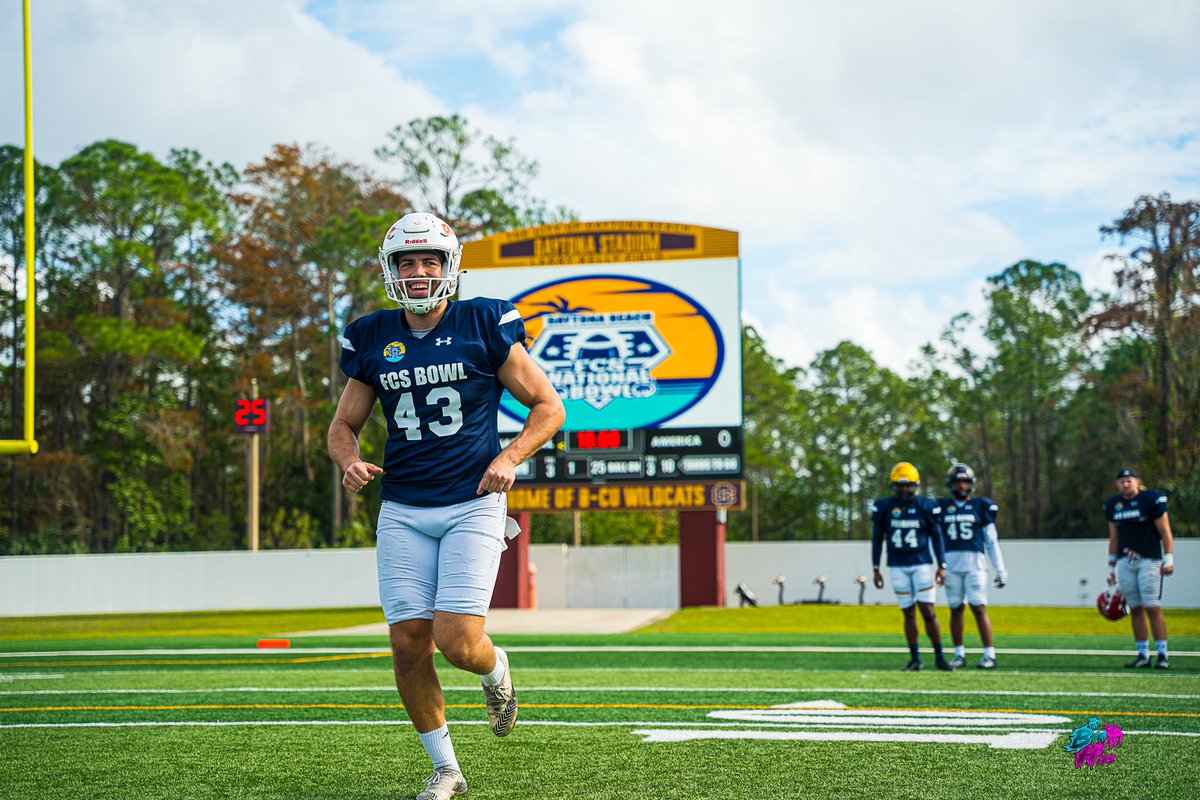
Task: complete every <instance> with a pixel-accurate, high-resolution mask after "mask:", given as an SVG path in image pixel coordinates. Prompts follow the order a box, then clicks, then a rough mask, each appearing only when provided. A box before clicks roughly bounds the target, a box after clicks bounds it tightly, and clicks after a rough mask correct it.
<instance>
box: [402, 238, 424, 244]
mask: <svg viewBox="0 0 1200 800" xmlns="http://www.w3.org/2000/svg"><path fill="white" fill-rule="evenodd" d="M404 243H405V244H429V240H428V239H405V240H404Z"/></svg>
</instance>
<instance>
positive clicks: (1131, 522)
mask: <svg viewBox="0 0 1200 800" xmlns="http://www.w3.org/2000/svg"><path fill="white" fill-rule="evenodd" d="M1165 513H1167V496H1166V495H1165V494H1163V493H1162V492H1160V491H1158V490H1157V489H1142V490H1141V491H1140V492H1138V493H1137V494H1136V495H1134V496H1133V497H1132V498H1130V499H1129V500H1126V499H1125V498H1124V497H1123V496H1121V495H1119V494H1114V495H1113V496H1112V497H1110V498H1108V499H1107V500H1105V501H1104V516H1105V517H1107V518H1108V521H1109V522H1113V523H1116V525H1117V553H1118V554H1119V555H1124V554H1125V551H1126V550H1133V551H1134V552H1135V553H1139V554H1140V555H1142V556H1145V557H1146V558H1162V537H1160V536H1159V535H1158V528H1156V527H1154V520H1156V519H1158V518H1159V517H1161V516H1162V515H1163V514H1165Z"/></svg>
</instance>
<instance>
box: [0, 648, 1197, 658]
mask: <svg viewBox="0 0 1200 800" xmlns="http://www.w3.org/2000/svg"><path fill="white" fill-rule="evenodd" d="M504 649H505V652H508V653H908V648H906V647H832V646H830V647H826V646H819V645H745V646H740V645H721V646H716V647H708V646H704V645H512V646H509V647H506V648H504ZM1129 652H1130V650H1129V648H1124V649H1119V650H1095V649H1065V648H1045V649H1042V648H1030V647H1026V648H1005V649H1004V650H1002V651H1001V655H1005V654H1011V655H1026V656H1122V655H1128V654H1129ZM355 653H357V654H362V655H381V656H382V655H390V651H388V650H383V649H380V648H378V647H294V648H274V647H272V648H258V647H214V648H178V649H165V648H154V649H146V650H30V651H24V652H0V658H38V657H41V658H51V657H53V658H61V657H74V656H188V655H198V656H217V655H260V656H296V655H300V656H307V655H342V654H355ZM1196 656H1200V651H1196V650H1182V651H1174V652H1172V653H1171V657H1172V658H1192V657H1196Z"/></svg>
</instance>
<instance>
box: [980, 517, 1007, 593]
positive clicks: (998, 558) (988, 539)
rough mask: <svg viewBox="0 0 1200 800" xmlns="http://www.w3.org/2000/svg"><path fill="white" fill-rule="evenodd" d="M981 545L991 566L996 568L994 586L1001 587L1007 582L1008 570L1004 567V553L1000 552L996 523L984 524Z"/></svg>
mask: <svg viewBox="0 0 1200 800" xmlns="http://www.w3.org/2000/svg"><path fill="white" fill-rule="evenodd" d="M983 546H984V549H986V550H987V554H988V558H990V559H991V560H992V568H993V569H995V570H996V580H995V581H994V583H995V585H996V588H997V589H1003V588H1004V585H1005V584H1006V583H1008V570H1007V569H1005V568H1004V554H1003V553H1001V552H1000V534H998V533H997V532H996V523H994V522H989V523H988V524H987V525H986V526H984V529H983Z"/></svg>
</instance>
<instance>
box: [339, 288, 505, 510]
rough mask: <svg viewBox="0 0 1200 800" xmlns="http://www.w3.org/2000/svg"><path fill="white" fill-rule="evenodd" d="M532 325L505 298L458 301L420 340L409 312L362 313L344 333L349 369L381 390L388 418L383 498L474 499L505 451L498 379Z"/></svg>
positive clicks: (431, 502)
mask: <svg viewBox="0 0 1200 800" xmlns="http://www.w3.org/2000/svg"><path fill="white" fill-rule="evenodd" d="M524 340H525V322H524V320H522V319H521V314H520V312H519V311H517V309H516V308H515V307H514V306H513V305H512V303H509V302H507V301H505V300H495V299H492V298H486V297H477V298H472V299H470V300H460V301H451V302H450V303H449V307H448V308H447V309H446V313H445V314H444V315H443V316H442V319H441V320H440V321H439V322H438V324H437V326H436V327H434V328H432V329H431V330H429V331H428V332H425V333H424V336H421V337H417V336H414V335H413V333H412V331H410V330H409V329H408V325H407V324H406V323H405V319H404V311H403V310H401V309H384V310H382V311H376V312H374V313H372V314H367V315H366V316H364V317H360V318H358V319H356V320H354V321H353V322H351V323H350V324H349V325H347V326H346V330H345V332H344V333H343V334H342V337H341V341H342V356H341V360H340V361H339V366H340V367H341V369H342V372H344V373H345V374H346V377H348V378H353V379H354V380H356V381H360V382H362V383H365V384H367V385H368V386H370V387H371V388H372V389H374V390H375V395H376V396H377V397H378V398H379V404H380V406H381V408H382V409H383V416H384V419H385V420H386V421H387V429H388V438H387V446H386V447H385V449H384V463H383V469H384V475H383V487H382V494H383V498H384V499H385V500H392V501H394V502H397V503H405V504H407V505H411V506H427V507H428V506H448V505H454V504H455V503H462V502H466V501H467V500H473V499H475V497H476V496H477V495H476V494H475V490H476V488H478V486H479V481H480V479H481V478H482V477H483V473H484V471H486V470H487V468H488V465H489V464H491V462H492V459H494V458H495V457H496V456H497V454H499V452H500V435H499V433H498V432H497V427H496V414H497V411H498V410H499V406H500V396H501V394H502V393H503V391H504V387H503V386H502V385H501V384H500V381H499V380H498V379H497V377H496V373H497V371H498V370H499V369H500V367H501V366H502V365H503V364H504V362H505V361H506V360H507V359H508V354H509V351H510V350H511V348H512V346H513V345H514V344H516V343H517V342H524Z"/></svg>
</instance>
